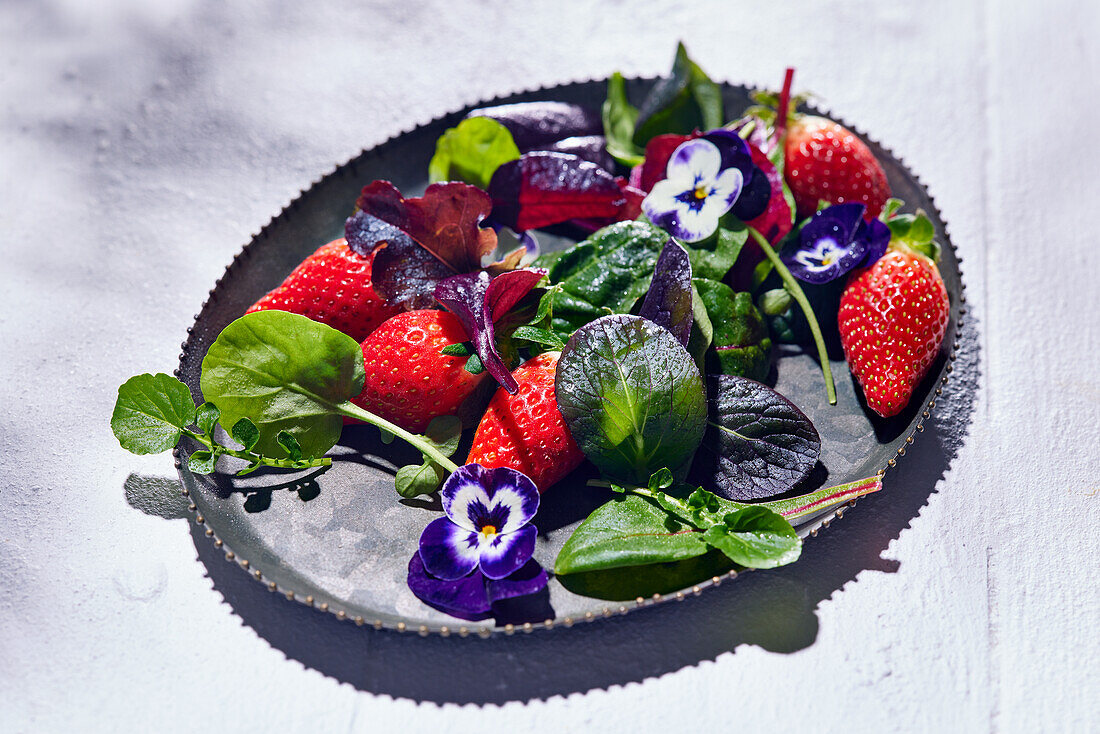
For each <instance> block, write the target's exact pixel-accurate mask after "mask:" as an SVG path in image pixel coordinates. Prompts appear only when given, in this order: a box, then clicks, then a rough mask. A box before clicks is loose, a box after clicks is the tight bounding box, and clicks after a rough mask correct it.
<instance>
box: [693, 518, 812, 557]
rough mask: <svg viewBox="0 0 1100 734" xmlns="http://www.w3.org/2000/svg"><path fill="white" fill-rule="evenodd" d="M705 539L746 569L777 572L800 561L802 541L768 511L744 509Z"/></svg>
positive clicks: (787, 523) (785, 523) (705, 534)
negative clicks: (774, 569)
mask: <svg viewBox="0 0 1100 734" xmlns="http://www.w3.org/2000/svg"><path fill="white" fill-rule="evenodd" d="M703 539H704V540H706V542H707V544H708V545H711V546H714V547H715V548H717V549H718V550H720V551H722V552H723V553H725V554H726V556H727V557H729V559H730V560H731V561H733V562H734V563H736V564H738V565H741V566H745V567H747V568H775V567H776V566H783V565H786V564H788V563H793V562H794V561H796V560H798V556H799V555H800V554H801V553H802V541H801V540H800V539H799V537H798V534H797V533H796V532H795V531H794V528H792V527H791V524H790V523H789V522H787V521H786V520H784V519H783V517H782V515H779V514H778V513H776V512H773V511H772V510H769V509H768V508H766V507H743V508H741V509H739V510H736V511H734V512H731V513H729V514H727V515H726V516H725V517H724V518H723V522H722V523H721V524H720V525H712V526H711V527H709V528H707V529H706V531H704V532H703Z"/></svg>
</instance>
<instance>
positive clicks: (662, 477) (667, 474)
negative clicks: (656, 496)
mask: <svg viewBox="0 0 1100 734" xmlns="http://www.w3.org/2000/svg"><path fill="white" fill-rule="evenodd" d="M674 481H675V479H674V478H673V476H672V472H671V471H669V470H668V469H667V468H666V467H661V468H660V469H658V470H657V471H655V472H653V474H651V475H650V477H649V481H648V482H647V483H646V486H647V487H648V488H649V489H650V490H651V491H654V492H655V491H657V490H659V489H668V488H669V487H671V486H672V483H673V482H674Z"/></svg>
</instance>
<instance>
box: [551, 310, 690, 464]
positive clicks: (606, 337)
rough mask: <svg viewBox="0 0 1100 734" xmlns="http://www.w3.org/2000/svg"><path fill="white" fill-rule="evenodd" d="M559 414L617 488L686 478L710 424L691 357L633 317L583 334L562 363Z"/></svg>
mask: <svg viewBox="0 0 1100 734" xmlns="http://www.w3.org/2000/svg"><path fill="white" fill-rule="evenodd" d="M555 389H556V393H557V399H558V407H559V409H560V410H561V414H562V417H563V418H564V419H565V423H566V425H567V426H568V428H569V432H570V433H571V434H572V436H573V438H574V439H575V440H576V441H577V444H578V445H579V446H580V448H581V450H582V451H583V452H584V453H585V455H586V456H587V457H588V458H589V459H590V460H591V461H592V462H593V463H594V464H595V465H596V466H597V467H599V469H600V471H601V472H602V473H603V474H604V475H605V476H606V477H607V478H608V479H611V480H612V481H623V482H629V483H633V484H643V483H645V482H646V481H648V479H649V477H650V475H651V474H653V472H655V471H657V470H658V469H660V468H662V467H664V468H668V469H670V470H671V471H672V472H673V474H680V473H682V472H684V471H686V469H687V466H688V465H689V464H690V462H691V457H692V456H693V455H694V454H695V450H696V448H698V446H699V441H700V439H701V437H702V434H703V430H704V424H705V422H706V406H705V395H704V392H703V382H702V379H701V377H700V376H699V370H698V368H697V367H696V366H695V362H693V361H692V359H691V355H690V354H688V352H687V350H686V349H685V348H684V347H683V345H682V344H680V342H678V341H677V340H676V338H675V337H673V336H672V334H671V333H670V332H669V331H668V330H667V329H663V328H661V327H659V326H657V325H656V324H654V323H653V322H652V321H648V320H646V319H643V318H640V317H638V316H629V315H613V316H605V317H603V318H600V319H597V320H596V321H594V322H592V323H591V324H588V325H587V326H584V327H582V328H581V329H578V330H577V332H576V333H575V334H573V336H572V338H570V340H569V342H568V343H567V344H566V345H565V349H563V350H562V354H561V358H560V359H559V360H558V368H557V377H556V380H555Z"/></svg>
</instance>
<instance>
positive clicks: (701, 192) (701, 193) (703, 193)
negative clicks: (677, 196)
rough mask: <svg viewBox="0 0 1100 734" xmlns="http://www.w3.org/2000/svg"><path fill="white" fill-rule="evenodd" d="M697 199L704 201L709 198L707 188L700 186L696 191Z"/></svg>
mask: <svg viewBox="0 0 1100 734" xmlns="http://www.w3.org/2000/svg"><path fill="white" fill-rule="evenodd" d="M695 198H696V199H699V200H702V199H705V198H707V189H706V187H705V186H698V187H696V189H695Z"/></svg>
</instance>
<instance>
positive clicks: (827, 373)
mask: <svg viewBox="0 0 1100 734" xmlns="http://www.w3.org/2000/svg"><path fill="white" fill-rule="evenodd" d="M748 230H749V234H750V235H751V236H752V238H753V239H754V240H756V244H758V245H760V249H761V250H763V251H764V254H765V255H766V256H767V258H768V260H769V261H771V264H772V267H774V268H775V271H776V272H777V273H779V277H780V278H781V279H782V280H783V286H784V287H785V288H786V289H787V292H788V293H790V294H791V297H792V298H794V300H795V301H796V302H797V303H798V306H799V308H801V309H802V313H803V314H805V315H806V321H807V322H809V324H810V333H811V334H813V337H814V344H815V345H816V346H817V356H818V359H819V360H820V361H821V374H822V376H823V377H824V378H825V394H826V395H828V396H829V405H836V384H835V383H834V382H833V368H832V366H831V365H830V364H829V353H828V352H827V351H826V349H825V339H824V338H823V337H822V336H821V326H820V325H818V323H817V316H815V315H814V310H813V308H811V307H810V301H809V300H808V299H807V298H806V294H805V293H804V292H803V290H802V286H800V285H799V284H798V281H797V280H795V277H794V276H793V275H791V271H790V270H788V269H787V266H786V265H785V264H784V263H783V261H782V260H780V259H779V255H778V254H777V253H776V251H775V250H774V249H772V246H771V244H769V242H768V239H767V238H766V237H765V236H764V235H762V234H760V233H759V232H757V231H756V230H755V229H754V228H752V227H749V228H748Z"/></svg>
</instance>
